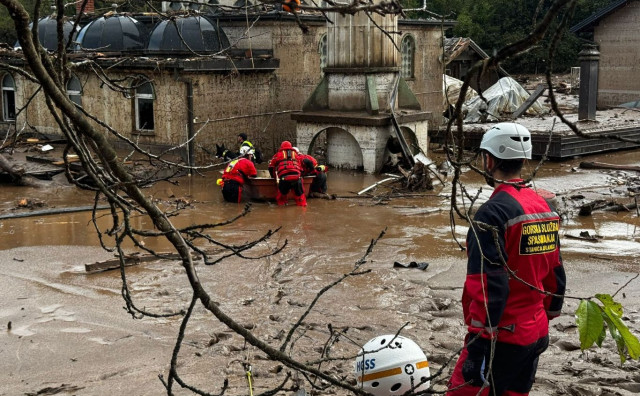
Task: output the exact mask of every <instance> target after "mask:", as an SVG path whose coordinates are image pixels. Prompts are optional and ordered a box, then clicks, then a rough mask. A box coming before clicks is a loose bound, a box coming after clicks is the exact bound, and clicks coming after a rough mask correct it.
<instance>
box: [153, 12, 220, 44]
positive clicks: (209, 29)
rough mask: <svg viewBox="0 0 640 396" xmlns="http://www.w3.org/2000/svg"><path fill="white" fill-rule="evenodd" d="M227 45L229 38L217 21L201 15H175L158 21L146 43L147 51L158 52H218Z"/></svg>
mask: <svg viewBox="0 0 640 396" xmlns="http://www.w3.org/2000/svg"><path fill="white" fill-rule="evenodd" d="M178 32H180V34H178ZM183 41H184V42H183ZM185 44H186V45H185ZM187 46H188V47H187ZM228 47H229V39H228V38H227V35H226V34H225V33H224V31H223V30H222V28H221V27H220V26H219V24H218V21H217V20H209V19H207V18H205V17H201V16H190V17H177V18H175V19H173V20H165V21H162V22H160V23H158V24H157V25H156V27H155V28H153V31H152V32H151V36H150V37H149V44H148V45H147V49H148V50H149V51H160V52H166V51H172V52H188V51H189V50H192V51H195V52H218V51H221V50H223V49H225V48H228Z"/></svg>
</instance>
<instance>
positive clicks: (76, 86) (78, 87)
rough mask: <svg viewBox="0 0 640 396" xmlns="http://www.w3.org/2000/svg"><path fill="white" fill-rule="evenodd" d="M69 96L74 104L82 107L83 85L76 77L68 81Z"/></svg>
mask: <svg viewBox="0 0 640 396" xmlns="http://www.w3.org/2000/svg"><path fill="white" fill-rule="evenodd" d="M67 96H69V99H71V101H72V102H73V103H75V104H77V105H78V106H80V107H82V84H81V83H80V79H78V77H76V76H74V75H72V76H71V78H70V79H69V81H67Z"/></svg>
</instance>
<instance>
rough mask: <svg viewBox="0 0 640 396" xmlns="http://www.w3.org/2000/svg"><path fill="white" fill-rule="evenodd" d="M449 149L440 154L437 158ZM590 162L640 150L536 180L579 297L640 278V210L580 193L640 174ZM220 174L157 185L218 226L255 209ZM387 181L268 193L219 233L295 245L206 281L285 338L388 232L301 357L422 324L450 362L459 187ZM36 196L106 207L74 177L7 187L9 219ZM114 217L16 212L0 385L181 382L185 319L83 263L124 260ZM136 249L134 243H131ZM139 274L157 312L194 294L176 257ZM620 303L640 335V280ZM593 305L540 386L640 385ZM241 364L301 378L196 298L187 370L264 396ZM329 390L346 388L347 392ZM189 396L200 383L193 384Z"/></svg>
mask: <svg viewBox="0 0 640 396" xmlns="http://www.w3.org/2000/svg"><path fill="white" fill-rule="evenodd" d="M433 159H434V160H435V161H436V162H440V161H441V160H442V159H441V158H439V157H438V155H433ZM585 160H588V161H598V162H606V163H610V164H619V165H635V166H639V165H640V151H624V152H617V153H612V154H603V155H599V156H592V157H588V158H579V159H575V160H570V161H564V162H560V163H558V162H552V163H547V164H545V165H544V166H543V167H542V168H541V169H540V170H539V172H538V174H537V176H536V178H535V187H536V188H539V189H544V190H548V191H551V192H553V193H555V194H556V197H555V198H554V200H553V202H554V204H555V205H556V206H557V208H558V210H559V211H560V212H561V213H562V214H563V223H562V230H561V235H563V237H561V243H562V251H563V258H564V261H565V266H566V268H567V272H568V290H567V294H569V295H571V296H576V297H589V296H592V295H594V294H595V293H609V294H613V293H615V292H616V291H617V290H618V289H619V288H620V287H621V286H623V285H625V284H626V283H627V282H629V281H630V280H631V279H632V278H633V277H634V276H635V275H636V274H637V273H638V272H640V260H639V259H638V256H639V253H640V221H639V217H638V212H637V210H636V209H633V210H629V211H618V212H612V211H600V210H594V211H593V213H592V214H591V215H590V216H578V213H577V212H578V206H579V204H580V203H584V202H587V201H589V200H595V199H604V200H607V199H613V198H614V197H615V198H618V199H620V197H623V201H624V202H625V203H633V202H634V197H633V196H632V194H629V188H632V187H634V186H635V187H637V186H638V185H640V183H638V179H637V178H638V176H640V175H638V174H636V173H634V172H621V171H610V170H607V171H605V170H586V169H581V168H580V167H579V163H580V161H585ZM533 166H535V164H533ZM531 169H532V167H531V168H529V170H531ZM217 175H218V174H217V173H215V172H211V173H207V174H204V175H194V176H191V177H182V178H180V179H179V184H178V185H174V184H169V183H158V184H156V185H154V186H152V187H150V188H148V189H146V190H145V191H146V192H147V193H148V194H149V195H151V196H153V199H154V200H155V201H156V202H157V204H158V205H159V206H160V207H161V208H163V209H165V210H171V209H172V208H176V207H178V206H180V207H184V209H183V210H181V211H180V212H179V214H178V215H177V216H175V217H173V218H172V220H173V222H174V224H175V225H177V226H187V225H192V224H195V223H217V222H220V221H223V220H225V219H228V218H230V217H233V216H235V215H237V214H239V213H241V212H242V210H243V205H237V204H230V203H226V202H224V201H223V200H222V196H221V193H220V189H219V187H218V186H216V185H215V179H216V178H217ZM384 178H385V176H384V175H366V174H362V173H358V172H350V171H338V170H331V171H330V172H329V173H328V184H329V190H330V191H329V192H330V193H333V194H336V195H338V199H336V200H323V199H310V200H309V205H308V207H306V208H299V207H296V206H295V205H293V202H291V203H290V205H289V206H286V207H277V206H276V205H275V204H274V203H267V202H254V203H252V209H251V212H250V214H249V215H248V216H245V217H243V218H241V219H239V220H238V221H236V222H235V223H233V224H230V225H227V226H224V227H219V228H216V229H215V230H213V231H212V233H211V235H212V236H213V238H214V239H217V240H220V241H224V242H226V243H230V244H236V243H243V242H246V241H250V240H252V239H255V238H259V237H261V236H262V235H263V234H264V233H265V232H267V231H268V230H270V229H272V230H273V229H276V228H278V227H280V230H279V231H278V232H277V233H276V234H275V235H274V236H273V237H272V238H271V239H269V240H268V241H266V242H263V243H261V244H259V246H258V247H257V249H256V251H255V253H247V256H248V257H250V258H251V257H257V256H260V255H261V254H262V253H264V252H265V251H268V250H269V249H273V248H274V247H276V246H279V245H281V244H283V243H284V242H285V241H286V242H287V247H286V248H285V249H284V250H283V252H281V253H280V254H278V255H276V256H274V257H270V258H262V259H256V260H242V259H239V258H236V257H233V258H230V259H227V260H225V261H223V262H221V263H220V264H217V265H215V266H204V265H198V273H199V276H200V277H201V280H202V282H203V284H204V285H205V287H206V288H207V290H209V291H210V292H211V294H212V296H213V298H214V299H215V300H216V302H218V303H219V304H220V306H221V307H222V308H223V310H225V311H226V312H227V313H229V314H230V315H231V316H232V317H234V318H235V319H236V320H237V321H238V322H239V323H241V324H243V325H245V327H247V328H249V329H251V330H252V331H254V332H255V333H256V334H257V335H259V336H260V337H263V339H265V340H267V341H268V342H269V343H271V344H273V345H274V346H277V345H279V344H280V343H281V342H282V341H283V339H282V332H283V331H287V330H288V328H289V327H290V326H291V324H292V323H295V321H296V320H297V319H298V318H299V317H300V315H301V314H302V313H303V312H304V311H305V309H306V307H307V306H308V305H309V304H310V303H311V301H313V299H314V297H315V296H316V294H317V293H318V291H319V290H321V289H322V288H323V287H324V286H326V285H327V284H329V283H331V282H332V281H334V280H336V279H337V278H339V277H340V276H341V275H342V274H344V273H347V272H349V271H350V270H351V269H352V268H353V266H354V263H355V262H356V261H357V260H359V259H360V258H361V257H362V256H363V254H364V252H365V251H366V249H367V247H368V245H369V243H370V241H371V240H372V239H373V238H376V237H377V236H378V235H379V234H380V233H381V232H382V231H383V230H385V235H384V237H383V238H382V239H381V240H380V241H379V242H378V244H377V246H376V247H375V249H374V251H373V253H372V254H371V255H370V256H369V260H368V262H367V263H366V265H365V266H364V267H363V269H368V270H371V272H370V273H368V274H366V275H362V276H357V277H353V278H349V279H348V280H346V281H345V282H343V283H341V284H340V285H338V286H337V287H335V288H334V289H332V290H331V291H329V292H328V293H326V294H325V295H323V297H322V298H321V299H320V300H319V302H318V304H317V306H316V308H315V309H314V310H313V311H312V313H311V314H310V315H309V316H308V317H307V318H306V319H305V326H304V328H305V333H304V334H302V335H300V336H299V338H298V339H297V342H296V345H295V347H294V348H293V349H292V352H291V353H292V355H293V356H295V357H297V358H299V359H302V360H313V359H316V358H318V357H319V352H318V351H319V350H322V347H323V342H324V341H326V339H327V336H328V330H327V325H328V324H331V325H332V326H333V327H334V328H340V329H345V332H346V333H345V334H346V335H347V337H345V338H344V339H342V341H341V342H340V343H337V344H335V345H334V346H333V348H334V349H333V351H332V355H334V356H341V355H342V356H353V355H355V353H357V350H358V345H362V344H364V343H365V342H366V341H367V340H368V339H370V338H373V337H374V336H376V335H380V334H389V333H395V332H396V331H398V329H399V328H400V327H402V326H405V325H406V327H405V328H404V330H403V334H404V335H406V336H408V337H410V338H412V339H414V340H415V341H416V342H417V343H418V344H419V345H420V346H421V347H422V348H423V349H424V351H425V352H426V353H427V355H428V357H429V360H430V363H431V370H432V373H433V372H435V371H436V370H437V369H439V368H441V367H442V366H443V365H445V364H446V362H447V359H448V358H449V357H450V356H451V355H452V354H453V353H455V351H456V350H457V349H458V348H459V347H460V346H461V345H462V338H463V336H464V334H465V328H464V326H463V325H462V310H461V306H460V295H461V291H462V289H461V287H462V284H463V282H464V274H465V270H466V267H465V265H466V257H465V253H464V251H462V250H461V249H460V247H459V245H458V242H459V243H461V244H464V239H465V235H466V231H467V224H466V223H465V222H464V221H462V220H459V219H456V222H455V227H454V228H453V229H452V227H451V222H450V212H449V205H450V199H451V198H450V185H449V183H446V184H445V186H444V187H442V186H440V185H437V186H436V188H435V189H434V190H433V191H430V192H427V193H425V194H423V195H421V196H412V197H402V198H392V199H390V200H380V199H373V198H370V197H364V196H360V197H354V196H355V195H356V193H357V192H358V191H360V190H362V189H364V188H365V187H368V186H370V185H372V184H374V183H376V182H377V181H379V180H381V179H384ZM463 181H464V182H465V185H466V187H467V188H468V190H469V192H470V193H471V194H472V195H473V194H475V192H476V191H478V189H480V188H482V191H481V192H480V200H485V199H487V198H488V197H489V195H490V193H491V189H490V188H489V187H487V186H486V185H484V183H483V181H482V180H481V179H480V178H479V177H478V176H477V175H474V174H472V172H466V173H465V174H464V176H463ZM380 190H381V189H378V190H377V191H375V190H374V191H373V193H374V194H376V193H378V192H379V191H380ZM22 198H26V199H30V200H37V201H40V202H42V203H43V205H42V206H41V207H37V208H34V209H32V210H44V209H54V208H68V207H79V206H86V205H92V204H93V195H92V194H91V193H89V192H84V191H79V190H77V189H76V188H73V187H69V186H66V185H64V184H62V183H60V184H59V185H57V186H55V187H51V188H48V189H33V188H25V187H13V186H9V185H2V186H1V188H0V216H1V215H10V214H14V213H21V212H22V211H24V209H20V210H18V209H16V206H17V202H18V201H19V200H20V199H22ZM99 214H100V215H101V216H99V218H98V221H97V223H96V225H94V224H93V222H92V221H91V215H90V212H88V211H81V212H74V213H64V214H55V215H37V216H32V217H19V218H5V219H0V247H1V249H2V250H0V290H1V291H0V327H1V328H3V331H1V332H0V370H1V371H2V372H3V373H4V376H3V377H4V379H3V381H2V382H1V383H0V395H18V394H34V395H35V394H75V395H107V394H130V395H158V394H162V393H163V387H162V384H161V382H160V381H159V380H158V375H162V374H164V375H165V377H166V373H167V372H168V367H169V362H170V358H171V353H172V350H173V345H174V339H175V335H176V333H177V330H178V326H179V319H173V318H161V319H155V318H145V319H142V320H138V319H132V318H131V316H130V315H128V314H127V313H126V312H125V311H124V310H123V309H122V307H123V305H124V302H123V299H122V297H121V295H120V293H121V279H120V274H119V271H117V270H116V271H105V272H100V273H87V272H86V271H85V267H84V265H85V264H91V263H95V262H98V261H104V260H107V259H109V258H112V257H113V253H110V252H106V251H104V250H103V249H101V248H100V247H99V239H98V236H97V232H96V230H95V227H97V228H98V229H100V230H102V231H104V230H105V229H106V228H107V227H108V225H109V223H108V218H107V217H106V216H107V215H108V212H107V211H104V210H102V211H100V212H99ZM133 221H134V224H135V226H136V227H138V228H143V229H151V228H152V227H151V225H150V223H149V220H148V219H145V218H144V217H143V216H134V219H133ZM585 232H587V233H588V234H585ZM581 235H582V237H580V236H581ZM584 235H589V236H592V237H593V238H585V237H584ZM106 241H107V244H109V240H108V239H107V240H106ZM142 241H143V243H144V245H145V246H146V247H149V248H151V249H153V250H156V251H159V252H168V251H169V250H170V246H169V245H168V244H167V243H166V242H164V241H160V240H157V239H153V238H142ZM202 246H203V247H208V246H207V245H206V244H204V243H203V244H202ZM127 248H128V249H131V250H133V248H132V246H131V245H128V246H127ZM412 261H415V262H418V263H429V266H428V267H427V268H426V269H425V270H420V269H415V268H413V269H411V268H408V269H405V268H394V262H398V263H401V264H407V263H409V262H412ZM127 279H128V282H129V283H128V284H129V287H130V289H131V292H132V295H133V297H134V299H135V300H136V302H137V304H139V305H140V306H141V307H145V309H148V310H151V311H154V312H160V313H163V312H164V313H166V312H171V311H174V310H180V309H184V308H185V307H186V306H187V305H188V302H189V299H190V288H189V285H188V283H187V280H186V277H185V276H184V271H183V270H182V268H181V267H180V265H179V263H177V262H172V261H149V262H143V263H141V264H139V265H137V266H133V267H129V268H128V278H127ZM616 299H618V300H619V301H620V302H621V303H622V304H623V306H624V307H625V323H626V324H627V325H628V326H629V327H630V328H631V329H632V332H633V333H634V334H636V335H638V334H640V313H639V311H638V310H639V308H640V279H636V280H632V281H631V282H630V283H629V284H628V285H627V286H626V287H625V288H624V289H623V290H622V291H620V293H619V294H618V295H617V296H616ZM577 304H578V300H577V299H571V298H570V299H568V300H567V302H566V304H565V307H564V309H563V315H562V316H561V317H560V318H558V319H557V320H555V321H554V322H552V327H551V346H550V348H549V350H548V351H547V352H546V353H545V354H544V355H543V357H542V359H541V361H540V370H539V374H538V380H537V382H536V384H535V386H534V390H533V391H532V395H537V396H542V395H565V394H571V395H614V394H615V395H631V394H638V393H639V392H640V374H639V373H640V370H638V368H640V366H639V365H638V363H637V362H634V361H627V362H626V363H624V365H620V359H619V358H618V356H617V354H616V353H615V344H614V343H613V341H611V339H610V338H607V340H606V341H605V343H604V344H603V347H602V348H598V349H594V350H590V351H588V352H586V353H581V352H580V350H579V340H578V336H577V333H576V329H575V321H574V317H573V314H574V311H575V309H576V307H577ZM346 329H348V330H346ZM242 362H248V363H250V364H251V366H252V368H253V385H254V391H255V394H258V393H260V392H263V391H266V390H268V389H271V388H272V387H274V386H275V385H277V384H278V383H279V381H281V380H282V379H283V378H284V377H283V373H284V372H286V371H287V369H286V368H284V367H282V366H281V365H280V364H277V363H273V362H270V361H268V360H266V359H265V358H264V356H262V354H261V353H260V352H259V351H257V350H256V349H255V348H253V347H251V346H247V345H246V344H244V343H243V342H242V340H241V339H240V338H239V337H238V336H237V335H234V334H233V333H231V332H230V331H229V330H228V329H227V328H226V327H225V326H224V325H222V324H221V323H219V322H217V321H216V320H215V319H214V318H212V317H211V315H210V314H208V313H207V312H206V311H204V310H203V309H201V308H198V309H196V312H195V314H194V318H193V319H192V321H191V322H190V328H189V330H188V331H187V333H186V337H185V342H184V346H183V348H182V350H181V354H180V365H179V371H180V373H181V375H182V376H183V377H184V379H185V380H188V381H190V383H192V384H194V385H196V386H198V387H200V388H201V389H203V390H205V391H207V392H210V393H217V392H219V391H220V389H221V387H222V383H223V380H224V379H225V378H227V379H228V380H229V389H228V390H227V394H230V395H243V394H249V389H248V385H247V381H246V376H245V371H244V368H243V365H242ZM352 366H353V361H351V360H346V361H344V362H340V363H337V364H335V367H334V368H333V369H332V370H333V371H332V374H333V375H335V376H336V378H343V379H346V380H347V381H353V379H354V378H355V377H354V375H353V372H352V371H353V368H352ZM449 370H450V368H446V369H445V370H444V373H443V375H442V376H441V377H440V378H438V379H437V380H436V381H435V382H436V383H437V387H439V388H437V389H440V390H442V389H443V388H442V387H443V386H444V385H445V384H446V380H447V378H448V373H449ZM302 386H303V387H305V388H306V390H307V392H310V391H311V388H310V386H308V385H304V383H303V385H302ZM45 391H48V392H50V393H44V392H45ZM39 392H40V393H39ZM315 392H316V393H317V394H336V393H338V394H346V393H345V392H343V391H336V390H335V389H332V390H331V391H329V392H327V391H321V390H316V391H315ZM291 393H292V392H289V393H286V392H283V393H282V394H291ZM176 394H190V393H189V392H187V391H185V390H182V389H179V387H178V389H176Z"/></svg>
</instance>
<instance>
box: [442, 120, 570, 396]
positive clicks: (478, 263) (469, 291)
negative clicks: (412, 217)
mask: <svg viewBox="0 0 640 396" xmlns="http://www.w3.org/2000/svg"><path fill="white" fill-rule="evenodd" d="M480 150H481V155H482V159H483V166H484V171H485V173H486V176H485V177H487V182H488V183H489V185H490V186H492V187H493V186H494V185H495V186H496V187H495V190H494V192H493V194H492V195H491V198H490V199H489V200H488V201H487V202H485V203H484V204H483V205H482V206H481V207H480V208H479V209H478V211H477V212H476V214H475V216H474V218H473V221H472V222H471V224H470V227H469V232H468V234H467V254H468V261H467V276H466V280H465V284H464V289H463V293H462V307H463V313H464V320H465V323H466V325H467V330H468V334H467V336H466V338H465V347H464V349H463V350H462V352H461V354H460V357H459V358H458V362H457V364H456V367H455V369H454V371H453V374H452V376H451V379H450V380H449V391H448V392H447V396H475V395H480V396H485V395H496V396H515V395H519V396H522V395H528V394H529V391H530V390H531V387H532V385H533V382H534V380H535V375H536V371H537V367H538V358H539V356H540V354H541V353H542V352H544V351H545V350H546V348H547V347H548V345H549V320H551V319H553V318H554V317H556V316H558V315H559V314H560V310H561V308H562V304H563V297H564V292H565V283H566V277H565V272H564V268H563V266H562V258H561V256H560V242H559V240H558V236H559V232H558V229H559V224H560V218H559V216H558V214H557V213H556V212H555V210H554V209H553V208H552V207H550V205H549V204H548V203H547V202H546V201H545V200H544V199H543V198H542V197H540V196H539V195H538V194H537V193H536V192H535V191H534V190H532V189H531V188H529V187H528V186H527V185H525V183H524V181H523V180H522V178H521V177H520V174H521V171H522V166H523V163H524V160H525V159H530V158H531V134H530V133H529V131H528V130H527V129H526V128H525V127H523V126H522V125H519V124H515V123H499V124H496V125H495V126H493V127H492V128H491V129H489V130H488V131H487V132H486V133H485V134H484V136H483V138H482V142H481V143H480ZM481 390H482V391H481Z"/></svg>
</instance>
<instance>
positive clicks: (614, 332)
mask: <svg viewBox="0 0 640 396" xmlns="http://www.w3.org/2000/svg"><path fill="white" fill-rule="evenodd" d="M602 317H603V319H604V321H605V322H607V327H608V328H609V333H610V334H611V338H613V340H614V341H615V342H616V346H617V347H618V355H620V363H621V364H622V363H624V361H625V360H627V357H626V355H625V353H624V350H625V346H624V341H623V340H622V337H621V336H620V333H619V332H618V329H616V326H615V325H614V324H613V322H611V319H609V316H608V315H607V314H606V313H604V312H602Z"/></svg>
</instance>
